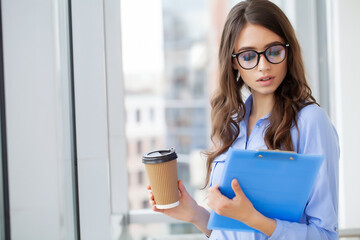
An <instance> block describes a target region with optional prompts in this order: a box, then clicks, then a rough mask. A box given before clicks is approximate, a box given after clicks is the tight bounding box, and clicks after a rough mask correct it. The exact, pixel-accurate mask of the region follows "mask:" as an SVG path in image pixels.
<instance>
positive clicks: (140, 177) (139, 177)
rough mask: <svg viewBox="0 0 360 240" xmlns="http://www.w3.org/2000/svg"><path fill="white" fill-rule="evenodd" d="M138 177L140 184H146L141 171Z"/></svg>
mask: <svg viewBox="0 0 360 240" xmlns="http://www.w3.org/2000/svg"><path fill="white" fill-rule="evenodd" d="M137 176H138V184H139V185H143V184H144V172H143V171H139V172H138V174H137Z"/></svg>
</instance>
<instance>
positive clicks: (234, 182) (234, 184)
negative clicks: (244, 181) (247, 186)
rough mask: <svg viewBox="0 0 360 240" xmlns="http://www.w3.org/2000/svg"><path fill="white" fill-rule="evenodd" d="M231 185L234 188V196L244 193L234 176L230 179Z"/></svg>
mask: <svg viewBox="0 0 360 240" xmlns="http://www.w3.org/2000/svg"><path fill="white" fill-rule="evenodd" d="M231 187H232V189H233V190H234V192H235V195H236V196H238V197H243V196H244V195H245V194H244V192H243V190H242V189H241V187H240V184H239V182H238V180H237V179H236V178H234V179H233V180H232V181H231Z"/></svg>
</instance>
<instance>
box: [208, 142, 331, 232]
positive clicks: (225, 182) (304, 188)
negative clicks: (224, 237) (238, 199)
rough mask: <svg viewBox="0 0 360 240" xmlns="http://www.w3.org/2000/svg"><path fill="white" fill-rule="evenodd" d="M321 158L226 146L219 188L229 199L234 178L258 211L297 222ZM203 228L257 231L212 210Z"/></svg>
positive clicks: (322, 157)
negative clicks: (228, 147) (226, 151)
mask: <svg viewBox="0 0 360 240" xmlns="http://www.w3.org/2000/svg"><path fill="white" fill-rule="evenodd" d="M323 159H324V156H322V155H307V154H297V153H295V152H284V151H268V150H258V151H256V150H237V149H233V148H230V149H229V151H228V154H227V158H226V160H225V163H224V164H225V165H224V171H223V173H222V176H221V178H220V182H219V190H220V192H221V193H222V194H224V195H225V196H227V197H228V198H230V199H232V198H233V197H235V193H234V191H233V190H232V188H231V181H232V180H233V179H234V178H236V179H237V180H238V181H239V183H240V186H241V188H242V190H243V192H244V193H245V195H246V196H247V197H248V198H249V200H250V201H251V202H252V204H253V206H254V207H255V209H257V210H258V211H259V212H260V213H262V214H263V215H265V216H266V217H269V218H273V219H274V218H277V219H281V220H287V221H291V222H299V221H300V218H301V216H302V213H303V211H304V208H305V205H306V203H307V200H308V198H309V195H310V192H311V189H312V187H313V184H314V181H315V178H316V176H317V174H318V171H319V169H320V166H321V164H322V162H323ZM207 228H208V229H216V230H231V231H255V232H258V231H257V230H255V229H253V228H251V227H249V226H247V225H245V224H244V223H242V222H240V221H238V220H235V219H232V218H228V217H225V216H220V215H218V214H217V213H215V212H214V211H211V214H210V219H209V222H208V225H207Z"/></svg>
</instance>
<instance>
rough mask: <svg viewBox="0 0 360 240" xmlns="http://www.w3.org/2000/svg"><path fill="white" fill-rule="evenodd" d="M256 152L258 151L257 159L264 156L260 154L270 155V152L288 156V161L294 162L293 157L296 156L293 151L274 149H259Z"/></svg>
mask: <svg viewBox="0 0 360 240" xmlns="http://www.w3.org/2000/svg"><path fill="white" fill-rule="evenodd" d="M257 151H259V155H258V157H259V158H262V157H264V156H263V155H264V154H262V153H265V154H266V153H272V152H274V153H285V154H290V156H289V160H294V159H295V156H294V155H296V152H295V151H282V150H279V149H274V150H269V149H259V150H257Z"/></svg>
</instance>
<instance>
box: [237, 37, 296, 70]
mask: <svg viewBox="0 0 360 240" xmlns="http://www.w3.org/2000/svg"><path fill="white" fill-rule="evenodd" d="M274 46H283V47H284V48H285V57H284V59H283V60H281V62H278V63H273V62H271V61H270V60H269V59H268V58H267V56H266V54H265V52H266V51H267V50H268V49H269V48H271V47H274ZM289 46H290V44H289V43H284V44H280V43H279V44H274V45H271V46H269V47H267V48H266V49H265V50H264V51H262V52H258V51H255V50H245V51H241V52H239V53H235V54H231V57H232V58H236V61H237V62H238V64H239V66H240V67H241V68H243V69H245V70H251V69H254V68H256V66H257V65H258V64H259V62H260V55H261V54H263V55H264V57H265V59H266V61H268V62H269V63H271V64H279V63H282V62H283V61H284V60H285V58H286V56H287V50H286V49H287V48H288V47H289ZM248 51H253V52H255V53H256V54H257V57H258V58H257V62H256V64H255V66H254V67H252V68H244V67H243V66H241V64H240V61H239V55H240V54H242V53H244V52H248Z"/></svg>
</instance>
